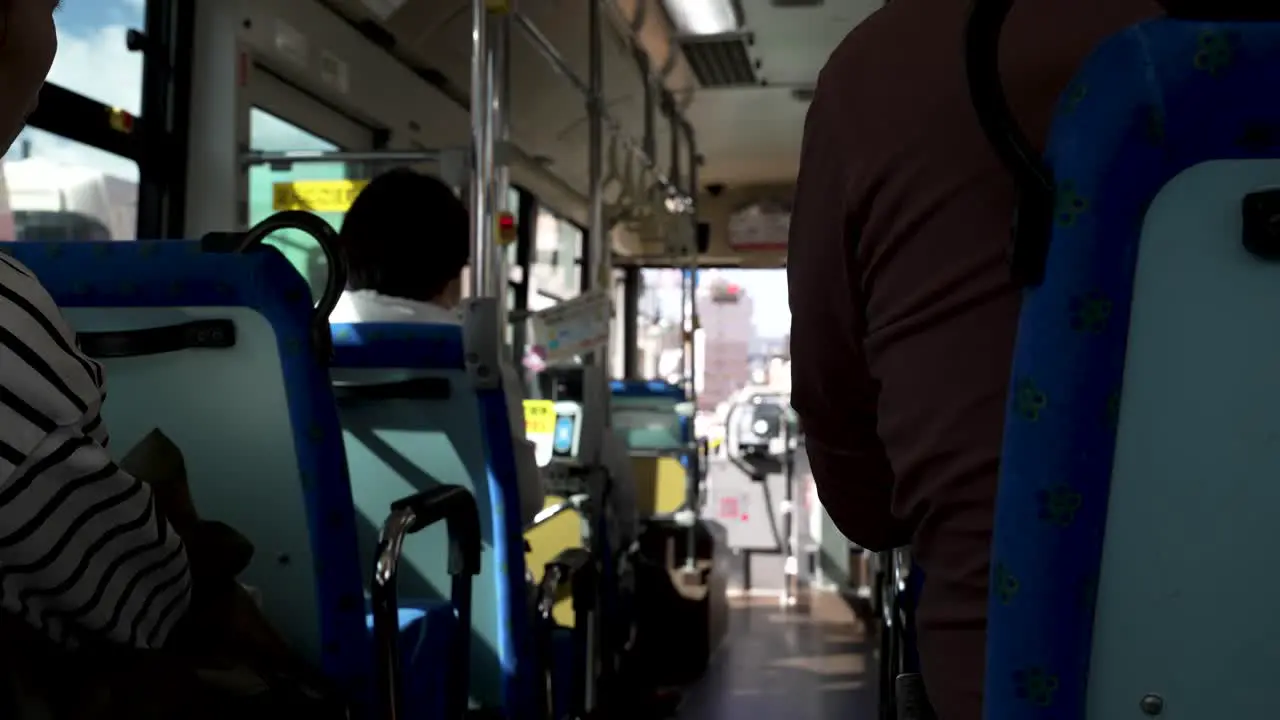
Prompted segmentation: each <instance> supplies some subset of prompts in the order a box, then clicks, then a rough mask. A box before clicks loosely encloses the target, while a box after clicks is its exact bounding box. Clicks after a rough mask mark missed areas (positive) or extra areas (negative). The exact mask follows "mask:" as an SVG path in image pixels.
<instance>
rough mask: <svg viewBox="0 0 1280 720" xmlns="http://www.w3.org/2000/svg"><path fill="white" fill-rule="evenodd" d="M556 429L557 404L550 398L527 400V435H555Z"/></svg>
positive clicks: (525, 408) (525, 427)
mask: <svg viewBox="0 0 1280 720" xmlns="http://www.w3.org/2000/svg"><path fill="white" fill-rule="evenodd" d="M555 431H556V404H555V403H554V402H552V401H550V400H525V401H524V433H525V435H554V434H555Z"/></svg>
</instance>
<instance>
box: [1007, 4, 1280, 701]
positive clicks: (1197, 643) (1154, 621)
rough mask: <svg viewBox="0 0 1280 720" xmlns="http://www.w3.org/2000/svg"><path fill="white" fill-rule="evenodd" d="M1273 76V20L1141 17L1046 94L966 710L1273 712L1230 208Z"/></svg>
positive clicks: (1268, 438)
mask: <svg viewBox="0 0 1280 720" xmlns="http://www.w3.org/2000/svg"><path fill="white" fill-rule="evenodd" d="M1277 76H1280V24H1274V23H1256V24H1245V23H1235V24H1232V23H1204V22H1183V21H1174V20H1159V21H1153V22H1149V23H1146V24H1143V25H1139V26H1136V27H1134V28H1131V29H1129V30H1127V31H1125V32H1123V33H1121V34H1119V35H1118V36H1115V37H1113V38H1112V39H1110V40H1108V41H1107V42H1105V43H1104V44H1103V45H1101V46H1100V47H1099V48H1098V49H1097V50H1096V51H1095V53H1094V54H1093V55H1092V57H1091V58H1090V59H1089V60H1088V61H1087V62H1086V64H1085V65H1084V67H1083V68H1082V69H1081V71H1080V73H1079V74H1078V76H1077V77H1076V79H1075V81H1074V82H1073V83H1072V85H1071V86H1070V88H1069V89H1068V91H1067V93H1066V94H1065V96H1064V97H1063V99H1062V101H1061V104H1060V107H1059V110H1058V116H1057V118H1056V120H1055V123H1054V126H1053V131H1052V133H1051V137H1050V142H1049V149H1048V159H1049V162H1050V165H1051V166H1052V168H1053V172H1054V176H1055V180H1056V183H1057V187H1058V191H1059V194H1058V205H1057V216H1056V223H1055V228H1054V232H1053V236H1052V243H1051V246H1050V252H1049V257H1048V264H1047V274H1046V277H1045V280H1044V282H1043V284H1042V285H1041V286H1039V287H1037V288H1035V289H1033V290H1031V291H1030V292H1029V293H1028V295H1027V297H1026V300H1025V304H1024V307H1023V310H1022V317H1021V324H1020V326H1019V331H1018V341H1017V348H1016V354H1015V360H1014V369H1013V378H1012V387H1011V403H1010V407H1009V417H1008V420H1007V427H1006V431H1005V447H1004V461H1003V466H1002V472H1001V478H1000V488H999V497H998V501H997V508H996V530H995V539H994V546H993V557H992V567H993V572H992V592H991V606H990V607H991V616H990V626H989V632H988V664H987V670H988V672H987V687H986V693H985V702H986V716H987V717H988V718H992V719H999V720H1013V719H1017V718H1028V719H1030V718H1037V719H1039V720H1044V719H1062V720H1081V719H1082V718H1112V717H1116V718H1119V717H1135V716H1138V714H1139V713H1140V708H1139V705H1140V703H1142V702H1143V698H1144V697H1146V696H1147V695H1148V694H1152V695H1160V696H1162V697H1163V698H1164V699H1165V700H1166V701H1167V702H1168V708H1169V709H1174V708H1176V713H1177V715H1178V717H1259V716H1262V715H1266V714H1269V713H1272V712H1273V711H1272V705H1273V699H1272V698H1273V692H1272V684H1273V683H1274V678H1273V675H1274V672H1273V668H1274V667H1275V666H1276V665H1277V661H1280V615H1278V614H1277V613H1276V612H1275V611H1274V607H1273V604H1274V598H1275V596H1276V594H1277V591H1278V590H1280V581H1276V580H1274V579H1272V573H1269V572H1267V571H1266V568H1267V567H1268V566H1269V565H1270V564H1271V559H1272V557H1273V555H1272V553H1273V552H1274V548H1276V547H1277V546H1280V523H1277V522H1276V521H1275V519H1274V517H1273V516H1272V515H1273V513H1272V511H1273V510H1274V509H1275V508H1276V507H1278V506H1280V483H1278V482H1276V478H1277V477H1280V445H1277V444H1276V440H1275V439H1276V437H1277V436H1276V428H1277V427H1280V380H1278V379H1277V373H1276V368H1277V367H1280V333H1277V332H1276V331H1275V330H1274V329H1273V328H1274V327H1275V318H1274V315H1275V308H1277V307H1280V266H1277V265H1276V264H1275V263H1268V262H1265V261H1263V260H1261V259H1259V258H1257V257H1255V256H1254V255H1252V254H1250V253H1249V252H1248V251H1246V249H1245V248H1244V247H1243V246H1242V241H1241V235H1242V224H1243V223H1242V219H1241V218H1242V212H1241V206H1242V199H1243V198H1244V197H1245V196H1246V195H1247V194H1249V193H1251V192H1254V191H1257V190H1262V189H1268V188H1274V187H1280V94H1277V93H1275V92H1273V91H1272V88H1273V86H1274V83H1275V79H1276V77H1277ZM1260 569H1261V572H1259V570H1260ZM1224 603H1225V604H1224ZM1224 609H1225V612H1224ZM1147 702H1148V703H1149V704H1151V703H1155V700H1154V699H1153V698H1148V699H1147ZM1149 707H1150V705H1149Z"/></svg>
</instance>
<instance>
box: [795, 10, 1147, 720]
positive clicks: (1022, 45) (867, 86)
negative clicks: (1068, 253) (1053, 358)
mask: <svg viewBox="0 0 1280 720" xmlns="http://www.w3.org/2000/svg"><path fill="white" fill-rule="evenodd" d="M968 7H969V3H968V2H966V1H965V0H894V1H893V2H892V3H890V4H889V5H887V6H886V7H885V8H884V9H882V10H880V11H879V12H877V13H876V14H874V15H873V16H872V17H870V18H869V19H867V20H866V21H864V22H863V23H861V24H860V25H859V26H858V27H857V28H856V29H855V30H854V31H853V32H851V33H850V34H849V36H848V37H847V38H846V39H845V41H844V42H843V43H842V44H841V45H840V47H839V48H838V49H837V50H836V51H835V53H834V54H833V55H832V56H831V58H830V60H829V61H828V63H827V65H826V67H825V68H824V69H823V71H822V75H821V77H820V79H819V82H818V86H817V91H816V94H815V97H814V99H813V104H812V107H811V108H810V111H809V116H808V119H807V122H806V126H805V137H804V149H803V152H802V159H801V167H800V175H799V178H798V180H797V185H796V195H795V201H794V206H793V211H792V218H791V238H790V250H789V257H788V280H789V284H790V293H791V312H792V331H791V353H792V361H793V366H792V373H793V398H792V402H793V404H794V405H795V408H796V410H797V411H798V412H799V414H800V416H801V418H802V419H803V422H804V426H805V431H806V438H807V444H808V452H809V457H810V462H811V465H812V468H813V473H814V478H815V481H816V483H817V487H818V494H819V496H820V497H821V499H822V502H823V504H824V505H825V506H826V508H827V510H828V512H829V513H830V514H831V517H832V518H833V519H834V520H835V522H836V524H837V525H838V526H839V527H840V529H841V530H842V531H843V532H844V533H845V535H846V536H847V537H849V539H850V540H852V541H854V542H856V543H858V544H860V545H863V546H865V547H868V548H871V549H884V548H888V547H893V546H898V545H905V544H907V543H911V545H912V548H913V553H914V556H915V558H916V560H917V562H918V563H919V565H920V566H921V568H922V569H923V571H924V574H925V577H926V582H925V590H924V594H923V597H922V598H921V603H920V608H919V613H918V617H917V622H918V628H919V645H920V654H921V661H922V663H923V666H924V667H923V669H924V672H925V682H926V684H928V686H929V691H930V695H931V697H932V698H933V701H934V705H935V707H936V708H937V710H938V712H939V713H940V717H941V718H942V720H978V719H979V718H980V717H981V682H982V669H983V665H984V639H985V632H986V630H985V628H986V604H987V574H988V565H989V544H990V536H991V524H992V509H993V505H994V498H995V488H996V479H997V473H998V465H999V456H1000V441H1001V434H1002V431H1003V423H1004V408H1005V395H1006V390H1007V386H1008V382H1009V370H1010V361H1011V354H1012V347H1013V340H1014V334H1015V326H1016V319H1017V314H1018V307H1019V294H1018V292H1017V290H1016V288H1015V287H1014V286H1013V285H1012V284H1011V282H1010V275H1009V268H1008V264H1007V262H1006V248H1007V245H1008V241H1009V231H1010V222H1011V219H1012V216H1013V209H1014V201H1015V193H1014V187H1013V182H1012V179H1011V178H1010V176H1009V174H1008V173H1007V172H1006V171H1005V170H1004V168H1003V167H1002V166H1001V165H1000V163H999V161H998V160H997V159H996V157H995V155H994V153H993V151H992V150H991V149H990V147H989V145H988V144H987V142H986V140H985V138H984V137H983V135H982V133H981V130H980V128H979V126H978V122H977V116H976V114H975V111H974V110H973V108H972V106H971V105H970V102H969V95H968V83H967V80H966V77H965V64H964V48H963V32H964V24H965V21H966V19H967V11H968ZM1157 13H1158V7H1157V6H1156V5H1155V3H1154V2H1151V1H1150V0H1018V1H1017V2H1016V3H1015V5H1014V10H1013V12H1012V13H1011V15H1010V17H1009V20H1008V22H1007V23H1006V26H1005V31H1004V38H1003V40H1002V44H1001V61H1002V72H1003V75H1004V85H1005V88H1006V91H1007V92H1008V95H1009V97H1010V102H1011V103H1012V104H1013V106H1014V110H1015V112H1016V113H1017V114H1018V115H1019V117H1020V118H1021V122H1022V125H1023V127H1024V128H1025V129H1026V131H1027V133H1028V135H1029V136H1030V137H1032V138H1034V139H1036V140H1037V141H1041V140H1042V139H1043V138H1044V136H1045V134H1046V133H1047V128H1048V124H1049V118H1050V115H1051V112H1052V108H1053V105H1054V103H1055V100H1056V98H1057V97H1058V95H1059V94H1060V93H1061V92H1062V90H1063V88H1064V87H1065V86H1066V84H1067V82H1068V81H1069V80H1070V78H1071V76H1072V75H1073V74H1074V72H1075V70H1076V68H1077V67H1078V65H1079V64H1080V62H1081V61H1082V60H1083V58H1084V57H1085V56H1086V55H1087V53H1088V52H1089V50H1090V49H1091V48H1093V47H1094V46H1095V45H1096V44H1097V43H1098V42H1099V41H1100V40H1102V39H1103V38H1105V37H1106V36H1108V35H1110V34H1112V33H1114V32H1116V31H1118V30H1120V29H1121V28H1123V27H1124V26H1127V25H1130V24H1132V23H1134V22H1137V21H1139V20H1141V19H1144V18H1146V17H1151V16H1153V15H1155V14H1157Z"/></svg>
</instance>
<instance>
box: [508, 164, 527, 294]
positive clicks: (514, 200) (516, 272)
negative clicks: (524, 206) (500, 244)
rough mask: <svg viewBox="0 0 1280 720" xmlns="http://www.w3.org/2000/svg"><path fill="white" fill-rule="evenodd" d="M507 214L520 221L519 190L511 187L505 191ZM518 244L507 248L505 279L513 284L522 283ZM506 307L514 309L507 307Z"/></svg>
mask: <svg viewBox="0 0 1280 720" xmlns="http://www.w3.org/2000/svg"><path fill="white" fill-rule="evenodd" d="M507 212H510V213H511V214H512V215H514V216H515V217H516V221H517V222H519V220H520V190H518V189H517V188H515V187H511V188H509V189H508V190H507ZM519 245H520V243H518V242H513V243H511V244H510V245H508V246H507V279H508V280H510V281H511V282H513V283H522V282H524V268H522V267H520V262H519V261H518V259H517V253H518V252H519ZM508 307H514V306H512V305H508Z"/></svg>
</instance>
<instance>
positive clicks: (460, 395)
mask: <svg viewBox="0 0 1280 720" xmlns="http://www.w3.org/2000/svg"><path fill="white" fill-rule="evenodd" d="M333 338H334V380H335V382H336V383H337V384H338V385H339V386H341V385H343V384H348V383H349V384H353V385H361V384H370V383H389V382H395V381H400V380H409V379H413V380H417V381H423V380H425V381H427V382H426V383H425V384H426V385H428V386H433V387H434V389H433V390H431V391H430V392H429V393H427V394H424V395H418V396H402V397H382V398H377V399H374V400H366V399H359V400H355V401H346V400H344V401H343V402H342V403H341V417H342V427H343V435H344V437H345V441H346V447H347V457H348V460H349V462H350V466H351V477H352V486H353V491H354V495H355V503H356V510H357V517H358V524H359V525H360V526H361V529H360V533H361V535H362V537H363V538H365V539H366V540H368V539H369V538H373V537H375V536H376V532H377V530H376V529H377V528H378V527H380V526H381V523H382V520H383V518H384V517H385V516H386V513H387V508H388V507H389V506H390V504H391V502H392V501H394V500H396V499H399V498H401V497H404V496H406V495H410V494H412V493H414V492H417V491H420V490H424V489H427V488H429V487H431V486H432V483H435V482H439V483H446V484H451V485H458V486H461V487H465V488H467V489H468V490H470V491H471V492H472V493H473V494H474V496H475V498H476V503H477V505H478V507H479V510H480V521H481V536H482V538H483V541H484V555H483V557H482V570H481V574H480V575H479V576H478V577H476V578H475V584H474V596H473V604H472V609H471V619H472V627H471V630H470V631H471V633H472V646H471V647H472V649H471V665H472V667H471V696H472V699H473V701H475V702H477V703H479V704H480V705H481V706H482V707H490V708H496V707H502V708H506V709H508V710H511V711H512V713H514V712H523V711H524V710H525V709H526V708H527V707H528V703H527V702H524V701H523V700H522V698H524V697H526V696H525V695H522V694H521V693H522V692H524V691H523V690H522V689H521V686H522V683H523V682H524V681H523V680H522V679H521V676H520V671H521V670H522V669H523V670H524V671H526V672H527V671H528V670H529V669H530V668H529V667H528V666H529V663H528V662H522V660H523V658H524V657H527V656H524V655H523V654H522V653H523V652H524V651H525V650H524V648H523V647H522V643H523V642H524V640H523V638H522V637H521V634H522V633H524V628H525V627H526V625H527V623H526V621H525V618H524V612H525V602H524V600H523V593H524V554H523V552H522V551H521V548H522V545H521V544H520V543H521V540H520V538H521V528H520V518H519V512H518V508H519V501H518V494H517V484H516V477H515V465H514V461H513V460H512V459H511V433H510V428H509V425H508V424H507V417H506V408H505V403H504V401H503V396H502V389H501V387H498V386H495V387H492V388H483V387H479V386H478V383H477V382H476V381H475V380H474V379H473V378H474V375H473V373H472V372H469V370H468V368H467V364H466V362H465V359H464V358H465V356H466V354H467V353H466V350H465V348H464V340H463V329H462V328H461V327H459V326H455V325H429V324H422V323H415V324H383V323H361V324H350V325H335V326H334V327H333ZM440 390H443V392H440ZM339 393H340V394H342V390H341V388H339ZM495 399H496V403H495ZM493 413H500V415H499V416H497V417H496V418H495V417H493V416H492V415H493ZM491 440H493V441H494V442H492V443H491V442H490V441H491ZM491 445H492V446H496V452H495V451H494V450H492V449H491ZM504 446H505V455H506V457H505V458H502V457H497V456H498V455H501V454H502V450H503V447H504ZM368 560H369V561H370V563H371V562H372V557H370V558H368ZM447 563H448V545H447V537H446V534H445V529H444V526H443V525H439V526H435V527H431V528H427V529H425V530H423V531H421V532H419V533H417V534H416V535H414V536H413V537H412V538H410V539H409V540H408V541H407V542H406V544H405V547H404V555H403V561H402V565H401V580H400V596H401V597H402V598H404V599H405V601H406V602H408V601H411V599H419V598H427V599H441V598H446V599H447V598H448V595H449V587H450V579H449V575H448V572H447V569H448V568H447ZM521 666H524V667H523V668H522V667H521ZM512 713H506V714H505V715H506V716H507V717H514V716H516V715H514V714H512Z"/></svg>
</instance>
